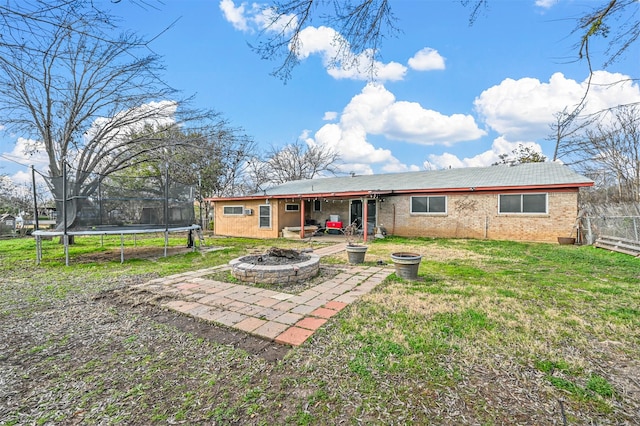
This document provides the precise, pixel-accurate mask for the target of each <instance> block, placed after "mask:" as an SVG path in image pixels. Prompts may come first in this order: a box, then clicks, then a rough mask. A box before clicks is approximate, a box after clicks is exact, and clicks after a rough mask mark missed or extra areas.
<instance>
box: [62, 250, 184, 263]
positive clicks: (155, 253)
mask: <svg viewBox="0 0 640 426" xmlns="http://www.w3.org/2000/svg"><path fill="white" fill-rule="evenodd" d="M191 251H193V249H192V248H189V247H168V248H167V256H174V255H177V254H185V253H189V252H191ZM161 257H164V247H125V248H124V260H128V259H159V258H161ZM120 259H121V253H120V249H119V248H118V249H115V248H114V249H107V250H105V251H101V252H96V253H86V254H78V255H74V256H73V262H76V263H94V262H98V263H99V262H113V261H120Z"/></svg>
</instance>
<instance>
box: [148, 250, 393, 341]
mask: <svg viewBox="0 0 640 426" xmlns="http://www.w3.org/2000/svg"><path fill="white" fill-rule="evenodd" d="M344 248H345V244H338V245H334V246H328V247H324V248H322V249H319V250H315V251H314V253H315V254H319V255H320V256H327V255H330V254H335V253H339V252H340V251H342V250H344ZM227 267H228V266H226V265H224V266H219V267H215V268H208V269H200V270H198V271H193V272H187V273H183V274H176V275H171V276H168V277H163V278H158V279H154V280H151V281H149V282H146V283H144V284H140V285H137V286H136V287H137V288H139V289H143V290H146V291H149V292H151V293H154V294H157V295H160V296H168V298H169V299H171V300H170V301H168V302H166V303H164V304H163V306H165V307H167V308H170V309H173V310H176V311H179V312H182V313H185V314H188V315H191V316H194V317H197V318H200V319H204V320H207V321H213V322H216V323H219V324H223V325H226V326H228V327H233V328H236V329H238V330H242V331H245V332H247V333H251V334H254V335H257V336H260V337H263V338H266V339H270V340H274V341H276V342H278V343H282V344H288V345H295V346H297V345H300V344H302V343H303V342H304V341H305V340H306V339H307V338H308V337H309V336H311V335H312V334H313V332H314V331H315V330H317V329H318V328H320V327H322V325H323V324H324V323H326V322H327V320H329V318H331V317H332V316H333V315H335V314H337V313H338V312H340V311H341V310H342V309H343V308H344V307H345V306H347V305H348V304H349V303H352V302H354V301H355V300H357V299H358V298H359V297H360V296H362V295H363V294H366V293H369V292H370V291H371V290H372V289H373V288H374V287H375V286H376V285H378V284H379V283H380V282H382V281H383V280H384V279H385V278H386V277H387V276H388V275H389V274H391V273H392V272H393V270H392V269H385V268H384V267H379V266H350V265H345V266H341V269H344V272H341V273H339V274H338V275H336V276H334V277H333V278H331V279H329V280H327V281H325V282H323V283H321V284H319V285H316V286H314V287H311V288H309V289H307V290H305V291H303V292H302V293H300V294H289V293H285V292H278V291H273V290H266V289H262V288H258V287H253V286H248V285H239V284H230V283H225V282H220V281H214V280H210V279H207V278H205V277H206V276H207V275H210V274H211V273H213V272H214V271H219V270H220V269H223V268H227Z"/></svg>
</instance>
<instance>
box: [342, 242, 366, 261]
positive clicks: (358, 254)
mask: <svg viewBox="0 0 640 426" xmlns="http://www.w3.org/2000/svg"><path fill="white" fill-rule="evenodd" d="M368 248H369V247H367V246H357V245H353V246H350V245H347V257H348V258H349V263H351V264H357V263H363V262H364V256H365V254H366V253H367V249H368Z"/></svg>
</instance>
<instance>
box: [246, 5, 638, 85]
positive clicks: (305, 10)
mask: <svg viewBox="0 0 640 426" xmlns="http://www.w3.org/2000/svg"><path fill="white" fill-rule="evenodd" d="M460 3H461V4H462V5H463V6H464V7H466V8H468V10H469V24H470V25H473V23H474V22H475V21H476V20H477V19H478V17H479V16H480V14H481V12H482V11H483V10H485V9H486V8H487V6H488V5H489V4H490V0H460ZM637 7H638V6H637V0H606V1H603V0H601V1H600V3H599V4H598V5H597V6H596V7H595V8H593V9H592V10H591V11H590V12H588V13H586V14H584V15H583V16H579V17H577V18H576V25H575V27H574V29H573V30H572V31H570V32H571V34H572V35H574V36H577V38H578V40H579V41H578V42H577V43H576V50H577V55H576V56H577V58H578V59H586V60H587V62H588V66H589V71H591V70H592V65H591V55H590V50H589V47H590V44H591V42H592V41H593V40H594V39H596V38H600V37H601V38H608V39H609V40H610V41H609V43H608V47H607V50H606V55H607V57H606V59H605V62H604V64H603V66H605V67H606V66H607V65H609V64H611V63H612V62H614V61H615V60H616V59H618V58H619V57H621V56H622V55H624V54H625V53H626V52H627V51H628V50H629V48H630V46H631V45H633V44H634V43H635V42H636V41H637V40H638V37H639V36H640V14H638V11H637ZM268 16H270V19H269V22H268V27H267V30H266V31H265V32H264V33H263V35H264V37H265V38H264V39H263V40H262V41H261V42H260V43H259V44H258V45H257V46H254V47H253V49H254V50H255V51H256V52H258V53H259V54H260V55H261V57H262V58H265V59H274V58H280V59H282V62H281V63H280V65H279V66H277V67H276V69H275V70H274V72H273V74H274V75H276V76H277V77H280V78H282V79H283V80H284V81H287V80H288V79H290V78H291V73H292V70H293V68H295V66H296V65H297V64H298V63H299V61H300V59H299V58H300V55H299V53H300V51H301V40H300V33H301V31H302V30H303V29H304V28H305V27H306V26H307V25H310V24H311V23H312V22H313V20H314V19H316V20H319V21H320V23H321V24H322V25H327V26H331V27H333V28H335V29H336V30H337V31H338V33H339V36H338V37H336V38H335V40H334V46H335V47H336V54H335V56H334V58H333V61H334V62H335V63H341V64H342V65H343V66H345V63H346V67H348V66H349V61H354V60H356V57H357V55H359V54H361V53H368V55H367V56H368V57H369V60H370V63H369V70H370V73H371V75H372V77H375V75H374V74H373V73H374V72H375V69H374V61H375V60H377V59H378V58H379V54H380V52H379V50H380V49H379V48H380V46H381V45H382V42H383V41H384V39H385V38H386V37H389V36H396V35H397V34H399V33H400V30H399V28H398V26H397V20H396V18H395V16H394V14H393V11H392V9H391V5H390V2H389V1H388V0H275V1H273V3H272V6H270V8H269V14H268Z"/></svg>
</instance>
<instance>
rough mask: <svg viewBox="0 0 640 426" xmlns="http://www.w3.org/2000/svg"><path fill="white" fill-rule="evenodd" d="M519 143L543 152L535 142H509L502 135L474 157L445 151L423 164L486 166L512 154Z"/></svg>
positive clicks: (457, 166) (458, 166)
mask: <svg viewBox="0 0 640 426" xmlns="http://www.w3.org/2000/svg"><path fill="white" fill-rule="evenodd" d="M518 145H523V146H524V147H526V148H530V149H532V150H533V151H536V152H542V147H540V145H539V144H537V143H535V142H527V141H518V142H509V141H508V140H506V139H505V138H504V137H502V136H500V137H498V138H496V139H495V140H494V141H493V144H492V145H491V149H490V150H488V151H484V152H481V153H480V154H478V155H475V156H473V157H466V158H462V159H460V158H458V157H457V156H455V155H454V154H450V153H448V152H445V153H444V154H442V155H434V154H432V155H429V157H428V161H427V162H425V163H424V164H423V166H424V167H425V168H431V167H430V166H434V167H435V168H437V169H448V168H461V167H486V166H490V165H492V164H493V163H496V162H498V161H500V157H499V156H500V155H503V154H511V153H512V151H513V150H514V149H516V148H518Z"/></svg>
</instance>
